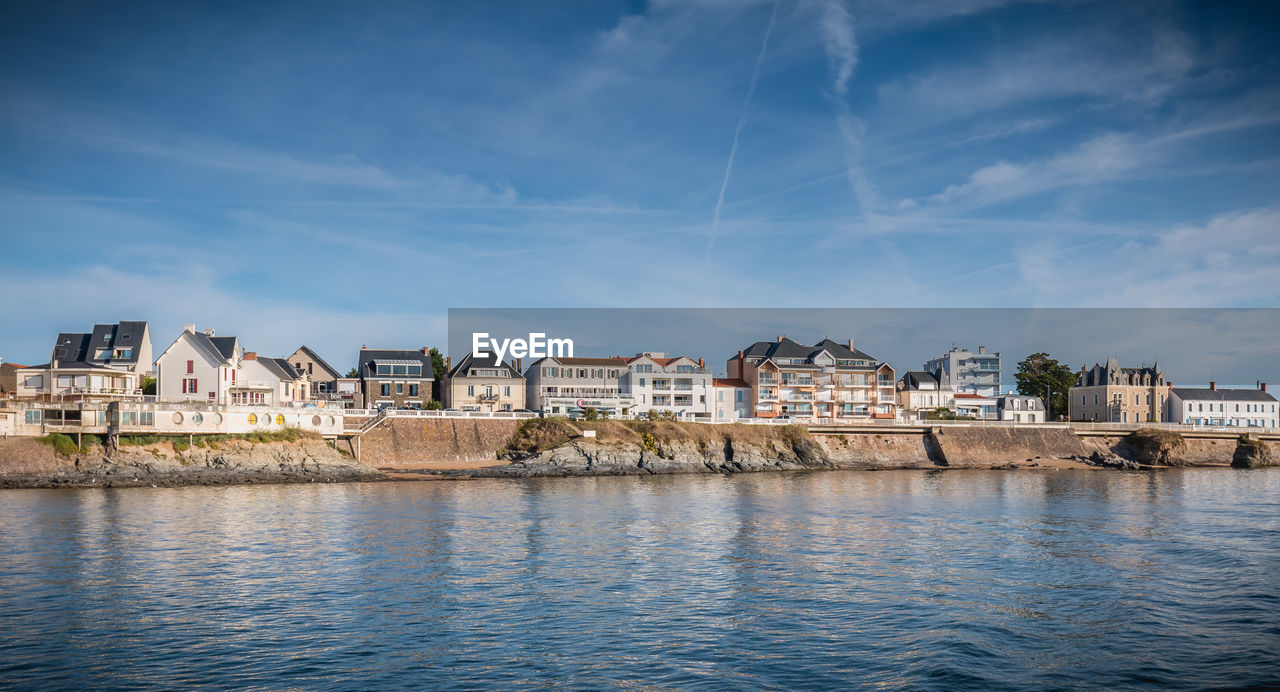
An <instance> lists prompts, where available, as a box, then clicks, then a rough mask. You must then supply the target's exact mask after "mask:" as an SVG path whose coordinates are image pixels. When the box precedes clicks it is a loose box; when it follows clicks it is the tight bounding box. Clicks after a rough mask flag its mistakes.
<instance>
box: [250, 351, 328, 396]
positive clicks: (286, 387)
mask: <svg viewBox="0 0 1280 692" xmlns="http://www.w3.org/2000/svg"><path fill="white" fill-rule="evenodd" d="M237 374H238V377H239V381H238V382H237V384H236V386H235V387H232V389H231V403H232V404H233V405H239V406H249V405H252V406H295V405H298V404H303V403H306V402H307V401H308V400H309V396H308V394H309V389H310V382H309V381H308V379H307V374H306V373H305V372H303V371H301V370H298V369H297V368H296V367H294V365H293V363H291V362H289V361H288V360H285V359H284V358H262V357H259V356H258V354H257V353H254V352H252V351H250V352H248V353H245V354H244V358H243V359H242V360H241V362H240V370H239V372H238V373H237Z"/></svg>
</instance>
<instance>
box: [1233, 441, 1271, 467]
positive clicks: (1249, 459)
mask: <svg viewBox="0 0 1280 692" xmlns="http://www.w3.org/2000/svg"><path fill="white" fill-rule="evenodd" d="M1271 463H1272V461H1271V450H1270V449H1269V448H1268V447H1267V443H1265V442H1263V441H1262V440H1257V439H1254V438H1252V437H1247V436H1246V437H1241V438H1240V441H1239V442H1238V443H1236V453H1235V454H1233V455H1232V456H1231V466H1232V467H1233V468H1238V469H1252V468H1257V467H1259V466H1270V465H1271Z"/></svg>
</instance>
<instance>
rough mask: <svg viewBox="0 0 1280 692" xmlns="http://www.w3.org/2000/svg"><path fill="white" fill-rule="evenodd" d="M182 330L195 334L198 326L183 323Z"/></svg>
mask: <svg viewBox="0 0 1280 692" xmlns="http://www.w3.org/2000/svg"><path fill="white" fill-rule="evenodd" d="M182 331H184V332H189V333H191V334H195V333H196V326H195V325H194V324H184V325H182Z"/></svg>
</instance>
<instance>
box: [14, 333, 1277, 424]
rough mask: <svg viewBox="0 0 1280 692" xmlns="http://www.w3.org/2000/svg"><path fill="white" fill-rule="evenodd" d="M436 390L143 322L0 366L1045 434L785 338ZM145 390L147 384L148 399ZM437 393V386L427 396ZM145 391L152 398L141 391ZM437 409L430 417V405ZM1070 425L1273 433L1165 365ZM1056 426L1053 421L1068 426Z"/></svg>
mask: <svg viewBox="0 0 1280 692" xmlns="http://www.w3.org/2000/svg"><path fill="white" fill-rule="evenodd" d="M442 365H443V366H444V367H443V372H441V373H440V375H441V376H440V377H439V378H437V370H436V367H437V366H436V363H435V362H434V361H433V356H432V353H431V350H430V349H429V348H426V347H422V348H410V349H395V348H371V347H367V346H366V347H362V348H361V349H360V351H359V353H358V355H357V359H356V366H355V367H354V368H352V369H351V370H349V371H348V372H346V373H343V372H341V371H340V370H338V369H337V368H335V367H333V366H332V365H330V364H329V363H328V362H327V361H326V360H325V359H324V358H322V357H321V356H320V355H319V354H318V353H316V352H315V351H314V350H313V349H311V348H309V347H307V346H305V345H303V346H300V347H298V348H297V349H296V350H295V351H294V352H293V353H292V354H290V355H288V356H283V357H267V356H262V355H259V354H258V353H256V352H254V351H248V350H246V349H245V348H244V346H243V345H242V344H241V341H240V339H239V338H237V337H235V336H219V335H217V334H216V333H215V332H214V330H212V329H203V330H198V329H196V326H195V325H194V324H188V325H185V326H184V328H183V330H182V332H181V333H180V334H179V335H178V336H177V337H176V338H175V339H174V340H173V341H172V342H171V343H170V344H169V346H168V347H167V348H165V349H164V350H163V351H162V352H160V354H159V355H158V356H156V357H155V358H154V359H153V358H152V346H151V334H150V331H149V328H148V324H147V323H146V322H119V323H116V324H101V325H95V326H94V328H93V330H92V331H91V332H88V333H63V334H59V335H58V336H57V339H56V340H55V342H54V346H53V348H52V350H51V352H50V360H49V362H48V363H46V364H42V365H33V366H23V365H17V364H13V363H0V395H3V396H5V397H8V398H19V399H63V400H75V399H103V398H106V399H111V398H129V397H139V396H147V397H154V400H156V401H162V402H182V401H190V402H201V403H210V404H225V405H235V406H246V405H249V406H253V405H261V406H275V407H281V406H286V407H287V406H336V407H341V408H355V409H365V408H387V407H394V408H428V407H433V406H442V407H444V408H451V409H458V410H465V411H489V412H497V411H525V410H530V411H535V412H539V413H542V414H544V415H568V416H574V415H582V414H584V413H585V412H587V411H589V410H595V411H596V412H597V413H600V414H603V415H611V416H643V415H649V414H653V413H656V414H661V415H664V416H671V417H675V418H679V419H685V420H701V421H719V422H729V421H734V420H742V419H750V418H773V419H777V418H786V419H798V420H824V421H834V422H857V421H860V420H868V421H870V420H926V419H931V418H939V417H954V418H973V419H982V420H1004V421H1011V422H1026V423H1038V422H1044V421H1045V420H1047V419H1048V418H1049V417H1050V416H1049V414H1050V413H1051V412H1048V411H1046V410H1045V406H1044V401H1043V400H1042V399H1040V398H1039V397H1037V396H1028V395H1021V394H1013V393H1003V394H1002V393H1001V355H1000V353H999V352H994V353H989V352H988V351H987V349H986V348H985V347H983V346H979V347H978V350H977V351H976V352H973V351H969V350H967V349H960V348H952V349H951V350H950V351H947V352H946V353H944V354H942V355H940V356H938V357H936V358H931V359H929V360H928V361H926V362H925V363H924V364H923V366H922V368H921V369H920V370H908V371H905V372H903V373H901V374H899V373H897V372H896V371H895V370H894V368H893V366H892V365H890V364H889V363H888V362H886V361H884V360H882V359H880V358H877V357H875V356H872V355H870V354H868V353H866V352H865V351H862V350H860V349H859V348H857V347H856V346H855V344H854V342H853V340H852V339H850V340H847V341H845V342H843V343H841V342H837V341H834V340H831V339H823V340H821V341H819V342H817V343H815V344H813V345H805V344H802V343H800V342H798V341H795V340H793V339H789V338H787V337H785V336H778V337H776V338H775V339H774V340H772V341H757V342H755V343H753V344H750V345H748V346H746V347H744V348H743V349H741V350H739V351H738V352H737V353H736V354H734V355H733V356H732V357H730V358H729V359H728V360H727V361H726V362H725V367H724V370H723V371H722V372H723V374H724V376H722V377H715V376H713V371H712V368H711V367H709V366H708V365H707V364H706V362H705V361H704V360H703V359H702V358H700V357H699V358H696V359H695V358H693V357H691V356H684V355H674V356H671V355H668V354H666V353H661V352H649V351H645V352H639V353H636V354H635V355H634V356H629V357H625V356H610V357H573V358H568V357H565V358H559V357H547V358H540V359H538V360H536V361H534V362H532V363H530V364H529V365H528V366H527V367H522V363H521V361H520V360H519V359H515V360H512V361H499V360H498V359H496V358H494V357H493V356H492V355H489V356H479V355H476V354H467V355H465V356H464V357H462V358H460V359H458V360H457V362H454V363H450V362H449V361H448V360H447V359H445V360H444V361H443V363H442ZM148 378H154V383H153V384H152V385H151V387H153V389H151V388H149V387H148V386H147V382H148ZM437 380H439V381H437ZM144 389H145V390H146V391H144ZM433 402H438V403H433ZM1069 402H1070V405H1069V411H1068V412H1066V413H1067V414H1068V415H1069V417H1070V419H1071V420H1077V421H1108V422H1148V421H1150V422H1174V423H1191V424H1200V425H1228V426H1240V427H1278V421H1277V410H1276V409H1277V406H1276V400H1275V399H1274V397H1272V396H1271V395H1270V394H1269V393H1268V392H1267V388H1266V384H1265V383H1259V384H1258V386H1257V388H1256V389H1252V390H1250V389H1219V388H1218V387H1217V385H1216V384H1212V383H1211V385H1210V387H1209V388H1207V389H1189V388H1175V387H1173V384H1172V382H1170V381H1168V380H1167V379H1166V378H1165V376H1164V373H1163V371H1161V369H1160V366H1159V364H1156V365H1154V366H1142V367H1137V368H1122V367H1120V365H1119V363H1118V362H1117V361H1116V359H1114V358H1112V359H1109V360H1108V361H1107V363H1106V365H1094V367H1093V368H1083V367H1082V368H1081V370H1080V372H1079V373H1078V376H1077V382H1076V385H1075V386H1074V387H1072V388H1071V391H1070V392H1069ZM1052 413H1057V414H1058V416H1055V417H1060V416H1061V415H1062V412H1052Z"/></svg>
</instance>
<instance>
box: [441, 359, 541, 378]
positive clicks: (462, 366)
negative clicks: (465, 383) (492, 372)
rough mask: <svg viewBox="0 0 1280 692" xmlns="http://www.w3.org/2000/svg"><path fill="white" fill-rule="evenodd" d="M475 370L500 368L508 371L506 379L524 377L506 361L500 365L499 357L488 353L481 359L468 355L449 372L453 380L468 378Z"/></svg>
mask: <svg viewBox="0 0 1280 692" xmlns="http://www.w3.org/2000/svg"><path fill="white" fill-rule="evenodd" d="M473 368H486V369H493V368H498V369H502V370H505V371H506V374H505V375H504V377H523V375H521V374H520V371H519V370H516V369H515V367H514V366H513V365H511V364H510V363H508V362H505V361H504V362H502V363H499V362H498V356H497V355H495V354H492V353H486V354H485V355H484V356H481V357H479V358H477V357H476V356H475V354H473V353H468V354H467V355H465V356H463V358H462V360H460V361H458V364H457V365H455V366H453V369H452V370H450V371H449V377H450V378H451V379H453V378H458V377H467V373H468V372H469V371H470V370H472V369H473Z"/></svg>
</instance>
